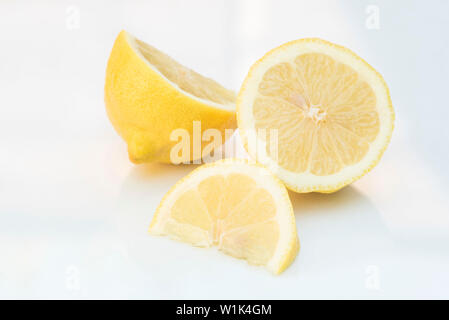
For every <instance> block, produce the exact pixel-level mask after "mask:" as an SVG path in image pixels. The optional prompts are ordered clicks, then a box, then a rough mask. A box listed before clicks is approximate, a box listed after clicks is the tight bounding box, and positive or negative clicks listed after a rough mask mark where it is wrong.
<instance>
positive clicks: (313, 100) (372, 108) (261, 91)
mask: <svg viewBox="0 0 449 320" xmlns="http://www.w3.org/2000/svg"><path fill="white" fill-rule="evenodd" d="M237 122H238V127H239V130H240V134H241V137H242V141H243V144H244V146H245V148H246V150H247V151H248V153H249V154H250V156H252V157H253V158H256V160H257V161H258V162H260V163H262V164H264V165H266V166H267V167H268V168H270V169H271V171H273V172H274V173H275V174H276V175H277V176H278V177H279V178H280V179H281V180H282V181H284V183H285V184H286V185H287V187H288V188H290V189H292V190H294V191H297V192H312V191H318V192H334V191H336V190H338V189H340V188H342V187H344V186H346V185H348V184H350V183H352V182H353V181H355V180H356V179H358V178H360V177H361V176H362V175H364V174H365V173H367V172H368V171H369V170H370V169H371V168H373V167H374V166H375V165H376V164H377V163H378V161H379V160H380V158H381V156H382V154H383V152H384V151H385V149H386V147H387V145H388V143H389V141H390V137H391V134H392V131H393V122H394V112H393V107H392V104H391V99H390V95H389V91H388V87H387V85H386V83H385V81H384V80H383V78H382V76H381V75H380V74H379V73H378V72H376V71H375V70H374V69H373V68H372V67H371V66H370V65H369V64H368V63H366V62H365V61H364V60H362V59H361V58H360V57H358V56H357V55H356V54H354V53H353V52H352V51H350V50H348V49H346V48H344V47H341V46H338V45H335V44H333V43H330V42H327V41H324V40H320V39H302V40H297V41H293V42H289V43H286V44H284V45H282V46H280V47H278V48H276V49H273V50H272V51H270V52H268V53H267V54H266V55H265V56H264V57H262V58H261V59H260V60H259V61H257V62H256V63H255V64H254V65H253V66H252V67H251V69H250V71H249V73H248V75H247V77H246V79H245V81H244V83H243V85H242V88H241V89H240V93H239V95H238V98H237Z"/></svg>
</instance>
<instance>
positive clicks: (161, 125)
mask: <svg viewBox="0 0 449 320" xmlns="http://www.w3.org/2000/svg"><path fill="white" fill-rule="evenodd" d="M105 104H106V110H107V113H108V116H109V119H110V120H111V122H112V125H113V126H114V128H115V130H116V131H117V132H118V133H119V135H120V136H121V137H122V138H123V139H124V140H125V141H126V142H127V144H128V153H129V158H130V160H131V161H133V162H135V163H142V162H151V161H159V162H166V163H169V162H170V151H171V149H172V147H173V146H174V145H176V144H177V143H178V140H176V139H174V141H171V139H170V135H171V134H172V132H173V130H175V129H185V130H187V132H188V133H189V134H190V137H193V121H201V132H200V140H201V135H202V133H203V132H204V131H205V130H207V129H211V128H214V129H218V130H220V132H221V133H222V137H224V136H225V135H224V129H226V128H231V129H232V128H235V126H236V123H235V94H234V92H232V91H230V90H227V89H225V88H223V87H222V86H220V85H219V84H218V83H216V82H215V81H213V80H211V79H208V78H206V77H203V76H201V75H199V74H198V73H196V72H194V71H192V70H190V69H188V68H186V67H184V66H182V65H180V64H179V63H177V62H176V61H174V60H173V59H172V58H170V57H169V56H167V55H165V54H164V53H162V52H161V51H159V50H157V49H156V48H154V47H152V46H150V45H148V44H146V43H144V42H142V41H140V40H137V39H135V38H134V37H133V36H131V35H130V34H129V33H127V32H126V31H122V32H120V34H119V35H118V37H117V39H116V40H115V43H114V47H113V48H112V52H111V55H110V57H109V61H108V66H107V70H106V84H105ZM191 139H192V138H191ZM201 143H202V147H204V146H205V145H208V144H209V143H208V142H207V141H202V142H201ZM190 145H192V146H193V142H190ZM184 157H185V159H184V158H183V159H182V161H189V160H196V159H198V158H200V157H201V153H200V154H198V153H196V154H194V152H193V151H191V152H190V154H188V153H185V155H184Z"/></svg>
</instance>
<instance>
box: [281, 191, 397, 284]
mask: <svg viewBox="0 0 449 320" xmlns="http://www.w3.org/2000/svg"><path fill="white" fill-rule="evenodd" d="M289 196H290V199H291V201H292V205H293V209H294V211H295V217H296V224H297V229H298V235H299V238H300V242H301V251H300V254H299V256H298V259H297V260H298V264H299V268H300V269H301V270H303V272H306V271H307V270H308V271H310V272H317V271H319V270H323V271H324V270H326V269H329V268H340V267H341V268H347V267H348V266H350V267H351V268H354V269H355V270H357V272H360V276H363V272H364V268H366V266H368V265H377V264H378V263H377V261H376V260H377V258H376V257H378V256H380V254H385V253H386V252H389V251H390V252H392V250H393V243H392V239H391V236H390V234H389V231H388V229H387V227H386V226H385V224H384V223H383V221H382V219H381V215H380V213H379V211H378V210H377V208H376V207H375V206H374V205H373V203H372V202H371V201H370V200H369V198H368V197H367V196H366V195H364V194H363V193H361V192H360V191H359V190H357V188H356V187H354V186H348V187H345V188H343V189H342V190H340V191H337V192H335V193H331V194H324V193H305V194H300V193H294V192H290V191H289Z"/></svg>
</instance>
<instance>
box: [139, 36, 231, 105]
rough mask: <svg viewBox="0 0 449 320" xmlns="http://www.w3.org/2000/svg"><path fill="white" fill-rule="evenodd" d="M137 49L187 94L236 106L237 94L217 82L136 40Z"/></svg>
mask: <svg viewBox="0 0 449 320" xmlns="http://www.w3.org/2000/svg"><path fill="white" fill-rule="evenodd" d="M136 44H137V49H138V50H139V51H140V53H141V54H142V55H143V56H144V58H145V59H146V60H147V61H148V62H149V63H150V64H151V65H152V66H154V67H155V68H156V69H157V70H158V71H159V72H160V73H162V74H163V75H164V76H165V77H166V78H167V79H168V80H170V81H171V82H172V83H174V84H176V85H177V86H178V87H179V88H180V89H182V90H183V91H185V92H189V93H190V94H192V95H194V96H196V97H198V98H201V99H205V100H209V101H213V102H216V103H219V104H222V105H231V106H232V105H234V104H235V93H234V92H233V91H231V90H227V89H225V88H223V87H222V86H221V85H220V84H218V83H217V82H216V81H214V80H212V79H210V78H207V77H204V76H202V75H200V74H199V73H197V72H195V71H193V70H191V69H189V68H187V67H185V66H183V65H181V64H180V63H178V62H177V61H176V60H174V59H172V58H171V57H170V56H168V55H166V54H165V53H163V52H162V51H160V50H158V49H156V48H155V47H153V46H151V45H149V44H147V43H145V42H143V41H140V40H138V39H136Z"/></svg>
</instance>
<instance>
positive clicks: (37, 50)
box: [0, 0, 449, 299]
mask: <svg viewBox="0 0 449 320" xmlns="http://www.w3.org/2000/svg"><path fill="white" fill-rule="evenodd" d="M368 5H375V6H377V8H378V9H379V17H380V24H379V27H380V29H369V28H367V27H366V24H365V23H366V19H367V17H368V16H369V13H368V14H367V13H366V10H367V6H368ZM372 8H373V7H370V8H368V12H372V11H371V10H373V9H372ZM375 8H376V7H374V10H375ZM448 9H449V2H447V1H445V0H440V1H438V0H432V1H417V0H415V1H409V0H402V1H386V0H385V1H376V0H372V1H359V0H351V1H349V0H348V1H313V2H312V1H307V2H306V1H279V0H277V1H274V0H273V1H268V0H263V1H262V0H258V1H255V0H254V1H248V0H247V1H237V0H235V1H224V0H223V1H210V0H201V1H198V0H193V1H181V0H178V1H146V2H143V1H126V2H125V1H114V2H113V1H106V0H104V1H77V0H72V1H56V0H55V1H48V2H45V1H40V2H39V3H35V2H33V3H31V2H26V1H2V2H1V3H0V20H1V21H2V28H1V29H0V36H1V39H2V46H1V50H0V75H1V76H0V88H1V91H0V92H1V96H0V97H1V98H0V99H1V104H0V146H1V148H0V298H247V299H248V298H252V299H257V298H287V299H290V298H449V199H448V196H447V195H448V191H449V169H448V167H447V164H448V163H449V149H448V141H449V129H448V128H449V126H448V125H447V123H446V122H447V119H449V107H448V99H447V89H448V88H447V86H448V83H449V76H448V75H449V63H448V57H449V38H448V37H447V34H446V33H447V32H446V31H447V30H448V27H449V21H448V16H447V12H448ZM77 10H79V18H80V19H79V24H77V19H76V13H77V12H78V11H77ZM368 26H372V21H368ZM122 28H125V29H126V30H128V31H130V32H131V33H132V34H134V35H136V36H137V37H139V38H141V39H143V40H145V41H148V42H149V43H151V44H153V45H155V46H156V47H158V48H159V49H161V50H163V51H165V52H167V53H169V54H170V55H172V56H173V57H174V58H175V59H177V60H178V61H180V62H181V63H183V64H185V65H187V66H190V67H191V68H193V69H195V70H197V71H199V72H200V73H203V74H205V75H207V76H210V77H212V78H215V79H216V80H218V81H219V82H221V83H223V84H224V85H226V86H228V87H230V88H233V89H235V90H238V88H239V86H240V83H241V81H242V80H243V77H244V75H245V73H246V71H247V70H248V68H249V66H250V65H251V64H252V63H253V62H254V61H255V60H256V59H257V58H259V57H260V56H262V55H263V54H264V53H265V52H266V51H267V50H269V49H271V48H273V47H275V46H277V45H280V44H282V43H284V42H286V41H289V40H292V39H296V38H301V37H310V36H315V37H322V38H324V39H327V40H330V41H333V42H337V43H339V44H342V45H345V46H347V47H349V48H351V49H352V50H354V51H355V52H357V53H358V54H359V55H360V56H362V57H364V58H365V59H366V60H367V61H368V62H369V63H370V64H372V65H373V66H374V67H375V68H377V69H378V70H379V71H380V72H381V73H382V74H383V75H384V77H385V79H386V81H387V83H388V84H389V86H390V89H391V94H392V99H393V104H394V107H395V110H396V116H397V120H396V129H395V132H394V134H393V139H392V142H391V145H390V146H389V148H388V150H387V152H386V153H385V155H384V157H383V159H382V161H381V163H380V164H379V166H378V167H376V168H375V169H374V170H373V171H372V172H371V173H369V174H368V175H367V176H365V177H364V178H362V179H361V180H359V181H358V182H356V183H354V184H353V185H352V186H350V187H347V188H345V189H343V190H342V191H340V192H338V193H335V194H331V195H322V194H306V195H299V194H291V199H292V202H293V205H294V208H295V212H296V219H297V226H298V232H299V235H300V239H301V244H302V249H301V252H300V254H299V256H298V258H297V259H296V261H295V262H294V263H293V265H292V266H291V267H290V268H289V269H287V271H286V272H285V273H283V274H282V275H281V276H279V277H274V276H271V275H270V274H269V273H267V272H266V271H265V270H263V269H261V268H256V267H251V266H248V265H246V264H245V263H244V262H242V261H236V260H235V259H232V258H229V257H227V256H223V255H221V254H219V253H218V252H216V251H214V250H204V249H197V248H191V247H189V246H187V245H184V244H181V243H176V242H173V241H170V240H168V239H165V238H155V237H151V236H149V235H147V233H146V229H147V226H148V224H149V222H150V220H151V218H152V214H153V211H154V209H155V208H156V206H157V204H158V203H159V201H160V199H161V197H162V196H163V194H164V193H165V192H166V191H167V190H168V189H169V188H170V187H171V186H172V185H173V184H174V183H175V182H176V181H177V180H178V179H179V178H180V177H182V176H184V175H185V174H186V173H187V172H189V171H190V170H192V169H193V167H194V166H180V167H175V166H168V165H160V164H150V165H142V166H134V165H132V164H131V163H130V162H129V161H128V159H127V154H126V146H125V144H124V142H123V141H121V140H120V138H119V137H118V136H117V135H116V134H115V132H114V131H113V129H112V127H111V125H110V124H109V121H108V119H107V117H106V114H105V110H104V103H103V85H104V74H105V66H106V61H107V58H108V55H109V52H110V49H111V47H112V43H113V41H114V39H115V36H116V35H117V34H118V32H119V31H120V30H121V29H122Z"/></svg>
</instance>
